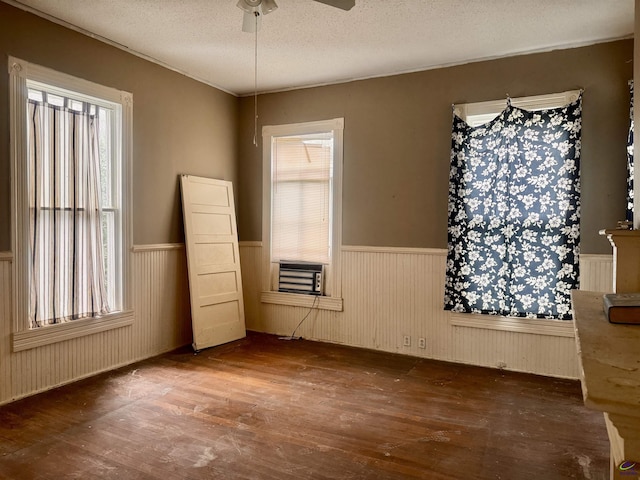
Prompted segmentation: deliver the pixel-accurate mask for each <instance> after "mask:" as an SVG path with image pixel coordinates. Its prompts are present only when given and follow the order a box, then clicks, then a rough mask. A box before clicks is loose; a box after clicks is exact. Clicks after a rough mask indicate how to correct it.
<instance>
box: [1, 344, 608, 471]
mask: <svg viewBox="0 0 640 480" xmlns="http://www.w3.org/2000/svg"><path fill="white" fill-rule="evenodd" d="M608 458H609V452H608V440H607V433H606V429H605V426H604V420H603V418H602V415H601V414H599V413H596V412H593V411H590V410H587V409H586V408H585V407H584V406H583V404H582V398H581V393H580V385H579V383H578V382H575V381H567V380H557V379H551V378H544V377H538V376H533V375H525V374H517V373H511V372H502V371H498V370H490V369H484V368H479V367H471V366H464V365H457V364H450V363H443V362H436V361H429V360H422V359H417V358H412V357H407V356H400V355H391V354H386V353H381V352H372V351H368V350H361V349H355V348H350V347H343V346H336V345H328V344H322V343H316V342H309V341H304V340H298V341H283V340H278V339H277V337H273V336H269V335H263V334H251V333H250V334H249V336H248V337H247V338H246V339H244V340H241V341H238V342H234V343H231V344H228V345H224V346H222V347H217V348H213V349H209V350H205V351H203V352H201V353H200V354H198V355H194V354H193V353H192V352H191V351H190V350H187V349H183V350H180V351H177V352H173V353H170V354H167V355H163V356H161V357H157V358H154V359H151V360H148V361H144V362H141V363H139V364H136V365H133V366H130V367H126V368H122V369H120V370H117V371H115V372H110V373H107V374H103V375H99V376H96V377H93V378H90V379H87V380H83V381H79V382H76V383H74V384H72V385H68V386H65V387H62V388H58V389H56V390H53V391H50V392H47V393H44V394H41V395H37V396H34V397H30V398H27V399H24V400H21V401H17V402H14V403H11V404H9V405H5V406H3V407H0V478H9V479H63V478H82V479H90V478H107V479H109V478H122V479H162V480H171V479H204V478H206V479H212V478H216V479H217V478H220V479H296V480H300V479H410V478H423V479H457V478H466V479H467V478H471V479H505V480H512V479H513V480H515V479H517V480H526V479H535V480H553V479H561V478H577V479H591V480H596V479H605V478H608V468H609V465H608Z"/></svg>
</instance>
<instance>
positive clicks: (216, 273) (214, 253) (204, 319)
mask: <svg viewBox="0 0 640 480" xmlns="http://www.w3.org/2000/svg"><path fill="white" fill-rule="evenodd" d="M180 182H181V187H182V210H183V214H184V231H185V243H186V247H187V263H188V269H189V292H190V297H191V316H192V326H193V348H194V350H196V351H197V350H202V349H203V348H208V347H213V346H215V345H220V344H223V343H227V342H231V341H233V340H237V339H239V338H243V337H244V336H245V335H246V330H245V322H244V306H243V302H242V278H241V275H240V255H239V251H238V233H237V227H236V215H235V207H234V202H233V187H232V184H231V182H226V181H223V180H213V179H209V178H202V177H194V176H192V175H182V176H181V177H180Z"/></svg>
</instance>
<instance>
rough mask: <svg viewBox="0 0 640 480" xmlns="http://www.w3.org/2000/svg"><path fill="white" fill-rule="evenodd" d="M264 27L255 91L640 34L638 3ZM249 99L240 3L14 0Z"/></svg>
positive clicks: (363, 3) (293, 16) (392, 12)
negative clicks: (636, 22) (637, 31)
mask: <svg viewBox="0 0 640 480" xmlns="http://www.w3.org/2000/svg"><path fill="white" fill-rule="evenodd" d="M276 1H277V3H278V6H279V8H278V9H277V10H275V11H274V12H272V13H270V14H268V15H265V16H264V17H263V19H262V29H261V30H260V32H259V34H258V43H259V47H258V58H259V60H258V65H259V66H258V90H259V91H261V92H264V91H273V90H282V89H289V88H297V87H303V86H310V85H318V84H326V83H335V82H341V81H347V80H353V79H358V78H367V77H374V76H383V75H391V74H395V73H401V72H409V71H416V70H424V69H428V68H433V67H437V66H443V65H450V64H457V63H465V62H470V61H474V60H480V59H487V58H494V57H501V56H507V55H513V54H517V53H525V52H533V51H544V50H550V49H554V48H563V47H572V46H579V45H584V44H590V43H596V42H601V41H606V40H611V39H618V38H623V37H629V36H632V34H633V18H634V0H535V1H532V0H356V6H355V7H354V8H353V9H352V10H351V11H348V12H345V11H343V10H339V9H337V8H333V7H329V6H326V5H323V4H320V3H316V2H314V1H313V0H276ZM6 3H9V4H12V5H15V6H19V7H21V8H25V9H27V10H29V11H34V12H35V13H39V14H44V16H48V17H47V18H51V17H55V19H57V21H59V22H60V23H63V24H71V25H72V26H75V27H76V28H78V29H81V30H82V31H86V32H91V33H93V34H95V35H98V36H100V37H103V38H104V39H108V40H109V41H111V42H115V43H117V44H119V45H120V46H121V47H122V48H126V49H128V50H131V51H133V52H135V53H137V54H140V55H142V56H144V57H146V58H151V59H155V60H156V61H158V62H159V63H161V64H163V65H165V66H168V67H170V68H173V69H175V70H178V71H180V72H183V73H185V74H187V75H189V76H191V77H194V78H196V79H198V80H201V81H203V82H206V83H208V84H210V85H213V86H216V87H218V88H221V89H223V90H225V91H228V92H231V93H234V94H237V95H244V94H247V93H251V92H253V88H254V57H253V54H254V52H253V49H254V40H255V38H254V34H251V33H244V32H242V31H241V27H242V11H241V10H240V9H239V8H237V7H236V3H237V0H21V1H20V2H16V1H14V0H6Z"/></svg>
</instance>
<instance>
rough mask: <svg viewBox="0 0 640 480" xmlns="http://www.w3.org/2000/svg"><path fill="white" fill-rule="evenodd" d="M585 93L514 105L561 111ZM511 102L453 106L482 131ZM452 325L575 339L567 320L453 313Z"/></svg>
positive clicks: (573, 92)
mask: <svg viewBox="0 0 640 480" xmlns="http://www.w3.org/2000/svg"><path fill="white" fill-rule="evenodd" d="M580 93H581V90H568V91H566V92H560V93H550V94H546V95H535V96H530V97H519V98H512V99H511V105H513V106H514V107H518V108H522V109H525V110H529V111H537V110H545V109H548V108H559V107H564V106H566V105H568V104H569V103H572V102H575V101H576V100H577V99H578V98H579V97H580ZM506 106H507V99H506V98H505V99H502V100H494V101H488V102H475V103H462V104H455V105H454V106H453V113H454V114H455V115H457V116H458V117H460V118H461V119H462V120H464V121H465V122H467V124H468V125H469V126H471V127H478V126H480V125H483V124H485V123H488V122H490V121H491V120H493V119H494V118H496V117H497V116H498V115H500V113H501V112H502V111H503V110H504V109H505V108H506ZM449 320H450V323H451V325H453V326H456V327H469V328H481V329H486V330H502V331H508V332H519V333H531V334H535V335H546V336H559V337H573V336H575V332H574V327H573V322H568V321H566V320H543V319H536V320H530V319H526V318H520V317H506V316H488V315H478V314H474V313H460V312H450V313H449Z"/></svg>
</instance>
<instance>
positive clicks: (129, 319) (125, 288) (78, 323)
mask: <svg viewBox="0 0 640 480" xmlns="http://www.w3.org/2000/svg"><path fill="white" fill-rule="evenodd" d="M8 70H9V102H10V105H9V123H10V141H11V158H12V162H11V180H12V181H11V198H12V201H13V208H12V222H11V223H12V228H11V249H12V252H13V300H14V302H13V316H14V324H13V335H12V347H13V351H14V352H18V351H21V350H27V349H30V348H35V347H40V346H44V345H49V344H52V343H56V342H61V341H66V340H71V339H73V338H78V337H81V336H85V335H91V334H94V333H99V332H104V331H106V330H111V329H114V328H121V327H124V326H128V325H132V324H133V317H134V315H133V305H132V302H133V296H132V290H131V289H132V286H133V282H132V270H131V268H132V262H131V251H132V246H133V236H132V231H133V228H132V225H133V224H132V195H131V179H132V171H131V169H132V161H131V160H132V151H133V150H132V148H133V144H132V139H133V96H132V94H131V93H128V92H124V91H120V90H116V89H114V88H110V87H105V86H102V85H99V84H96V83H93V82H89V81H87V80H83V79H80V78H77V77H73V76H71V75H67V74H64V73H60V72H57V71H55V70H51V69H49V68H46V67H42V66H40V65H36V64H33V63H30V62H27V61H25V60H21V59H19V58H15V57H12V56H9V59H8ZM28 82H34V83H40V84H45V85H48V86H51V87H54V88H59V89H60V90H61V92H63V91H71V92H75V93H78V94H79V95H82V96H86V97H91V98H94V99H103V100H106V101H108V102H111V103H115V104H119V105H120V106H121V109H120V132H119V135H118V137H119V138H118V139H117V143H115V144H114V147H115V148H118V147H119V148H120V160H121V161H120V162H119V163H120V172H119V174H120V177H121V191H120V196H121V207H122V210H121V215H122V223H121V232H120V233H121V238H122V247H121V248H122V251H121V252H120V253H121V259H122V262H121V275H120V277H121V279H122V282H123V283H122V286H121V295H122V296H121V299H120V305H121V308H120V310H119V311H117V312H114V313H112V314H108V315H104V316H101V317H99V318H87V319H81V320H74V321H72V322H66V323H61V324H55V325H48V326H46V327H41V328H37V329H31V328H29V325H28V321H27V319H28V308H29V270H28V268H29V263H28V248H29V247H28V245H29V240H28V232H29V223H28V218H29V215H28V213H29V204H28V190H27V98H28V86H27V83H28Z"/></svg>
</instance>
